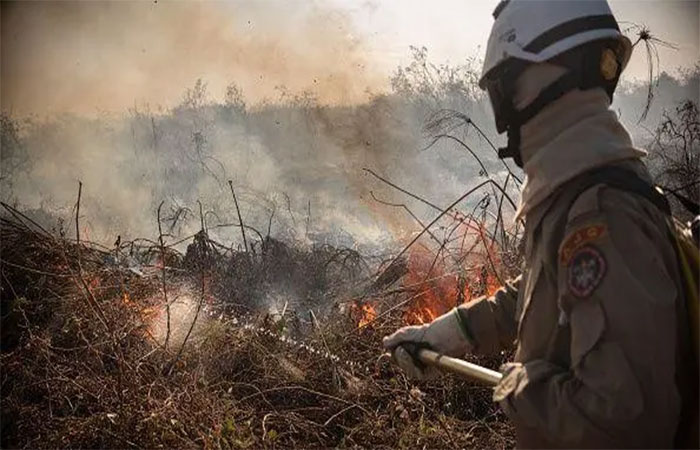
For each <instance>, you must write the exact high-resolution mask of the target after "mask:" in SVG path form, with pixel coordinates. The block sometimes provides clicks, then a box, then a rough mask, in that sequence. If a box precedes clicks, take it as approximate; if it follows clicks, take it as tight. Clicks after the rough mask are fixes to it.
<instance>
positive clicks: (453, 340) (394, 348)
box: [383, 309, 472, 380]
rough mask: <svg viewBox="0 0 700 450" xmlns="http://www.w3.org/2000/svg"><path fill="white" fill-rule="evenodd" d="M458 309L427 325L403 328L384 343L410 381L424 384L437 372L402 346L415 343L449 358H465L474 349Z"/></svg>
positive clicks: (388, 337)
mask: <svg viewBox="0 0 700 450" xmlns="http://www.w3.org/2000/svg"><path fill="white" fill-rule="evenodd" d="M457 314H458V313H457V311H456V310H455V309H453V310H451V311H449V312H447V313H445V314H443V315H442V316H440V317H438V318H437V319H435V320H433V321H432V322H430V323H428V324H424V325H413V326H408V327H403V328H400V329H399V330H397V331H396V332H395V333H394V334H392V335H390V336H386V337H385V338H384V340H383V344H384V348H386V349H387V350H389V351H391V353H392V356H393V358H394V360H395V361H396V363H397V364H398V365H399V367H401V369H402V370H403V371H404V372H406V375H408V376H409V378H413V379H418V380H425V379H429V378H433V377H434V376H436V375H437V369H435V368H433V367H428V366H425V365H423V364H421V363H420V362H417V361H416V360H415V359H414V358H413V356H412V355H411V354H410V353H409V351H408V350H407V349H406V348H404V347H402V346H401V344H405V343H413V344H417V345H418V346H419V347H420V346H426V347H429V348H430V349H432V350H434V351H436V352H438V353H442V354H443V355H447V356H464V355H465V354H466V353H468V352H470V351H471V349H472V345H471V344H470V342H469V341H468V339H467V331H466V330H464V329H463V327H462V325H460V320H459V317H458V316H457Z"/></svg>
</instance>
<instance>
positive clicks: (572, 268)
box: [566, 245, 608, 298]
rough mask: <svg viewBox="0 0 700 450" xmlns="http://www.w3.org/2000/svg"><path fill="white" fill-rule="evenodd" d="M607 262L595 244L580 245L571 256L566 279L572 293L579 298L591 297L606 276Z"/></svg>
mask: <svg viewBox="0 0 700 450" xmlns="http://www.w3.org/2000/svg"><path fill="white" fill-rule="evenodd" d="M607 269H608V268H607V262H606V261H605V257H604V256H603V254H602V253H601V252H600V250H598V249H597V248H596V247H595V246H593V245H585V246H583V247H580V248H579V249H578V250H576V252H575V253H574V254H573V255H572V256H571V259H570V260H569V264H568V267H567V273H566V279H567V285H568V287H569V290H570V291H571V293H572V294H573V295H574V296H575V297H578V298H586V297H589V296H590V295H591V294H592V293H593V292H594V291H595V289H596V288H597V287H598V285H599V284H600V282H601V281H602V280H603V278H604V277H605V272H606V271H607Z"/></svg>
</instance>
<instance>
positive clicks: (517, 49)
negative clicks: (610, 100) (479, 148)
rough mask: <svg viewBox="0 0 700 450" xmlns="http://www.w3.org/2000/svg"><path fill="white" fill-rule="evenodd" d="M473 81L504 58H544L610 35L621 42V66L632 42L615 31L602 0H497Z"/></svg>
mask: <svg viewBox="0 0 700 450" xmlns="http://www.w3.org/2000/svg"><path fill="white" fill-rule="evenodd" d="M493 15H494V18H495V19H496V21H495V22H494V24H493V28H491V35H490V36H489V41H488V45H487V47H486V58H485V59H484V67H483V70H482V72H481V78H480V80H479V86H481V88H482V89H485V88H486V86H485V82H486V78H487V77H488V76H489V75H490V73H491V72H492V71H494V70H495V69H497V68H498V67H499V66H500V65H501V64H502V63H504V62H505V61H507V60H508V59H510V58H515V59H519V60H521V61H528V62H532V63H538V62H544V61H547V60H549V59H552V58H554V57H555V56H557V55H560V54H562V53H564V52H566V51H568V50H571V49H573V48H575V47H578V46H580V45H582V44H585V43H588V42H592V41H596V40H600V39H616V40H619V41H620V42H621V43H622V46H623V52H622V54H621V58H620V63H621V69H624V68H625V66H626V65H627V62H628V61H629V59H630V55H631V54H632V43H631V42H630V40H629V39H628V38H627V37H626V36H625V35H623V34H622V33H621V32H620V27H619V26H618V24H617V21H616V20H615V16H613V13H612V11H611V10H610V6H609V5H608V2H607V1H606V0H512V1H511V0H503V1H501V3H499V5H498V6H497V7H496V10H495V11H494V13H493Z"/></svg>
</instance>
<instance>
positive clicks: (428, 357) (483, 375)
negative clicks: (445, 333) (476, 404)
mask: <svg viewBox="0 0 700 450" xmlns="http://www.w3.org/2000/svg"><path fill="white" fill-rule="evenodd" d="M416 356H417V357H418V359H420V361H421V362H422V363H423V364H428V365H430V366H435V367H437V368H438V369H440V370H443V371H445V372H450V373H454V374H455V375H459V376H461V377H463V378H467V379H469V380H472V381H478V382H480V383H483V384H485V385H487V386H496V385H497V384H498V383H499V382H500V381H501V378H503V374H501V373H500V372H496V371H495V370H491V369H487V368H486V367H483V366H479V365H477V364H472V363H470V362H467V361H464V360H463V359H458V358H452V357H449V356H445V355H441V354H440V353H437V352H434V351H432V350H429V349H427V348H421V349H417V350H416Z"/></svg>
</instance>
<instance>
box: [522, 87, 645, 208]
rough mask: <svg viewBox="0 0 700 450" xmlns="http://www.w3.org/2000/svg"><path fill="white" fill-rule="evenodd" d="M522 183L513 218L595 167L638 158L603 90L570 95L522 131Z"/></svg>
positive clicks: (578, 91) (629, 138)
mask: <svg viewBox="0 0 700 450" xmlns="http://www.w3.org/2000/svg"><path fill="white" fill-rule="evenodd" d="M521 133H522V135H521V152H522V155H523V161H524V167H523V170H524V171H525V174H526V180H525V183H524V184H523V188H522V191H521V195H520V205H519V207H518V211H517V213H516V220H517V219H519V218H521V217H523V216H526V215H528V213H529V212H530V211H532V210H533V209H534V208H535V207H537V206H538V205H539V204H540V203H542V202H543V201H544V200H546V199H547V198H549V197H550V196H551V194H552V193H554V191H555V190H556V189H557V188H558V187H560V186H561V185H562V184H564V183H566V182H567V181H569V180H571V179H573V178H575V177H576V176H577V175H580V174H581V173H583V172H585V171H587V170H590V169H593V168H595V167H599V166H603V165H606V164H611V163H614V162H618V161H622V160H626V159H631V158H641V157H643V156H644V155H646V152H645V151H643V150H640V149H637V148H635V147H634V146H633V144H632V139H631V137H630V135H629V133H628V132H627V130H626V129H625V127H624V126H623V125H622V124H621V123H620V121H619V120H618V118H617V114H616V113H615V112H614V111H612V110H610V108H609V101H608V97H607V94H606V93H605V92H604V91H603V90H602V89H593V90H588V91H580V90H575V91H572V92H570V93H568V94H566V95H565V96H563V97H562V98H561V99H559V100H557V101H556V102H555V103H553V104H552V105H550V106H549V107H547V108H546V109H545V110H543V111H542V112H541V113H540V114H538V115H537V116H536V117H535V118H533V119H532V120H531V121H530V122H528V123H527V124H526V125H524V126H523V127H522V130H521Z"/></svg>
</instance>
